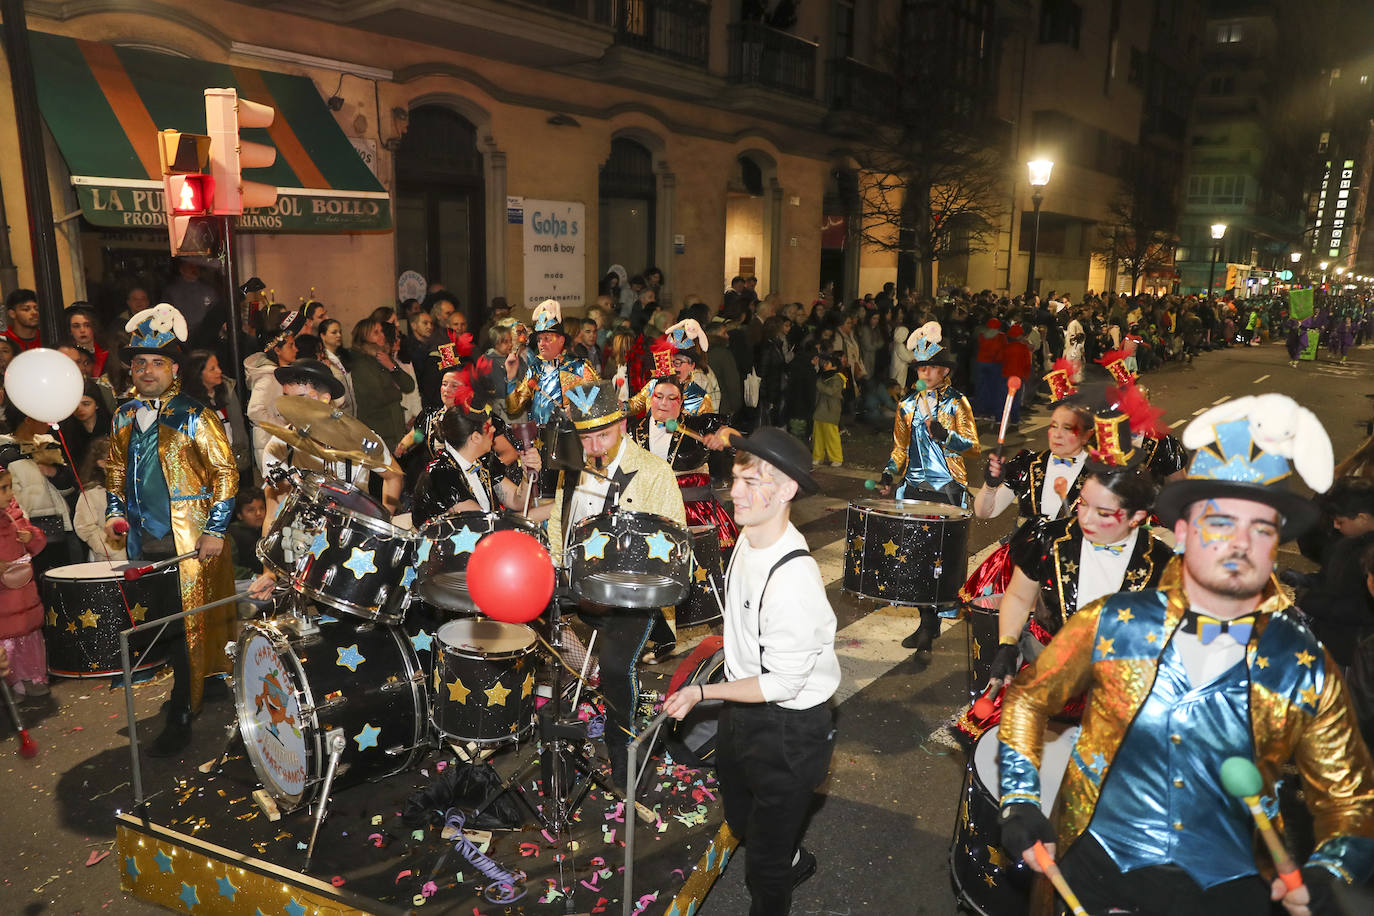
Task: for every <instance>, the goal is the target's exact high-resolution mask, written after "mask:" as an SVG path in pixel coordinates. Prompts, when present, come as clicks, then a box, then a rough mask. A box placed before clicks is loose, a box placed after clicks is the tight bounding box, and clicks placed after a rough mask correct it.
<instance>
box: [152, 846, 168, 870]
mask: <svg viewBox="0 0 1374 916" xmlns="http://www.w3.org/2000/svg"><path fill="white" fill-rule="evenodd" d="M153 861H154V862H156V863H157V870H158V871H160V872H162V873H163V874H165V875H170V874H171V873H172V857H171V856H169V855H167V853H165V852H163V851H162V850H161V849H159V850H158V851H157V854H156V855H154V856H153Z"/></svg>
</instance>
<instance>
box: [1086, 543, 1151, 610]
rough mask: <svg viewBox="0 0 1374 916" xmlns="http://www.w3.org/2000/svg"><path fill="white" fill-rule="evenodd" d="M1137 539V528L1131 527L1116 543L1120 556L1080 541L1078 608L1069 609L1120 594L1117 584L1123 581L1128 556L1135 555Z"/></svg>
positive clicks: (1119, 584) (1129, 561) (1119, 585)
mask: <svg viewBox="0 0 1374 916" xmlns="http://www.w3.org/2000/svg"><path fill="white" fill-rule="evenodd" d="M1139 536H1140V529H1139V528H1132V529H1131V533H1130V534H1128V535H1126V539H1125V540H1124V541H1118V542H1116V544H1119V545H1121V552H1120V553H1113V552H1112V551H1110V550H1107V549H1105V547H1104V548H1103V549H1101V550H1099V549H1097V546H1096V545H1094V544H1093V543H1092V542H1091V541H1089V540H1088V539H1087V538H1086V537H1084V538H1083V546H1082V547H1081V548H1079V551H1078V605H1077V607H1075V608H1073V610H1078V608H1081V607H1087V606H1088V605H1089V604H1091V603H1092V602H1094V601H1096V600H1097V599H1098V598H1101V597H1102V596H1103V595H1115V594H1116V593H1117V592H1119V591H1121V582H1122V580H1123V579H1125V578H1126V567H1127V566H1129V565H1130V563H1131V554H1133V553H1134V552H1135V542H1136V538H1137V537H1139ZM1147 537H1148V535H1147ZM1116 544H1110V545H1106V546H1116Z"/></svg>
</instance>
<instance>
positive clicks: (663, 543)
mask: <svg viewBox="0 0 1374 916" xmlns="http://www.w3.org/2000/svg"><path fill="white" fill-rule="evenodd" d="M644 543H645V544H647V545H649V559H651V560H663V561H664V562H665V563H666V562H668V561H669V560H671V559H672V558H673V548H674V547H675V546H677V545H675V544H674V543H673V542H672V541H670V540H668V536H667V535H665V534H664V533H663V532H662V531H655V532H654V533H653V534H651V535H649V536H648V537H646V538H645V539H644Z"/></svg>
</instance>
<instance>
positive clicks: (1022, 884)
mask: <svg viewBox="0 0 1374 916" xmlns="http://www.w3.org/2000/svg"><path fill="white" fill-rule="evenodd" d="M998 731H999V728H998V726H995V725H994V726H993V727H992V728H990V729H988V731H987V733H986V734H985V735H983V736H982V737H981V738H979V739H978V743H977V744H976V745H974V748H973V759H972V760H971V761H970V763H969V766H968V767H967V769H966V770H965V773H964V787H963V790H962V795H961V797H960V800H959V812H958V814H957V815H956V816H955V821H954V840H953V842H952V843H951V844H950V849H949V872H950V876H951V877H952V878H953V880H954V891H955V893H956V894H957V895H958V897H959V901H960V903H962V904H964V905H965V906H966V907H968V908H969V909H971V910H972V911H973V912H975V913H981V914H983V916H1018V914H1024V913H1028V912H1029V911H1030V886H1031V879H1032V877H1033V875H1034V873H1033V872H1032V871H1031V870H1030V866H1028V865H1026V863H1025V862H1023V861H1021V860H1020V859H1019V858H1017V857H1015V856H1012V855H1011V854H1010V853H1008V852H1007V851H1006V850H1004V849H1003V848H1002V845H1001V844H1002V828H1001V826H1000V825H1001V811H1000V810H999V802H1000V800H1001V794H1002V793H1001V788H1000V787H1001V780H1000V779H999V774H1000V772H1001V767H1000V765H999V763H998V753H997V751H998V746H997V734H998ZM1076 740H1078V726H1076V725H1075V726H1068V727H1065V726H1063V725H1059V724H1056V723H1051V724H1050V727H1049V729H1048V730H1047V731H1046V732H1045V752H1044V756H1043V758H1042V763H1041V764H1040V807H1041V808H1042V809H1043V810H1044V812H1045V814H1046V816H1048V815H1049V813H1050V810H1051V809H1052V808H1053V807H1054V800H1055V798H1056V797H1057V796H1058V794H1059V784H1060V783H1061V782H1062V781H1063V779H1064V772H1065V771H1066V770H1067V769H1068V766H1069V753H1070V751H1072V750H1073V743H1074V742H1075V741H1076Z"/></svg>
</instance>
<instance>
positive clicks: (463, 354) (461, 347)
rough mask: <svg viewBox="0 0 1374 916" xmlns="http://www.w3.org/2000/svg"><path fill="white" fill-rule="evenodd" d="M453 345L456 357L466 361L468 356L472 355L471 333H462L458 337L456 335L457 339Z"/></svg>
mask: <svg viewBox="0 0 1374 916" xmlns="http://www.w3.org/2000/svg"><path fill="white" fill-rule="evenodd" d="M454 344H455V349H456V350H457V352H458V357H459V358H460V359H467V358H468V357H469V356H471V355H472V333H471V332H464V333H462V334H459V335H458V339H457V340H456V341H454Z"/></svg>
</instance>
